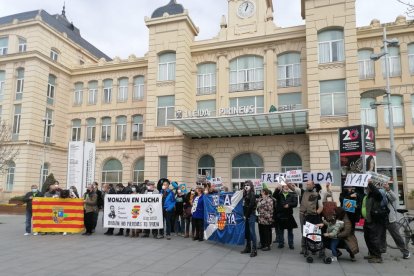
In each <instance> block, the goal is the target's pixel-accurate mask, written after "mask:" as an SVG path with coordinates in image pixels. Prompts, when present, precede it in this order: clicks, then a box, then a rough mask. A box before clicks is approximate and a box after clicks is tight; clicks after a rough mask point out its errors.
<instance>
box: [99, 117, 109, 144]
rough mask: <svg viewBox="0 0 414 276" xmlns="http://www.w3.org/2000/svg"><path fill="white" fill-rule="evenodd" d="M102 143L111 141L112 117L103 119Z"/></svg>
mask: <svg viewBox="0 0 414 276" xmlns="http://www.w3.org/2000/svg"><path fill="white" fill-rule="evenodd" d="M101 141H103V142H108V141H111V117H103V118H102V125H101Z"/></svg>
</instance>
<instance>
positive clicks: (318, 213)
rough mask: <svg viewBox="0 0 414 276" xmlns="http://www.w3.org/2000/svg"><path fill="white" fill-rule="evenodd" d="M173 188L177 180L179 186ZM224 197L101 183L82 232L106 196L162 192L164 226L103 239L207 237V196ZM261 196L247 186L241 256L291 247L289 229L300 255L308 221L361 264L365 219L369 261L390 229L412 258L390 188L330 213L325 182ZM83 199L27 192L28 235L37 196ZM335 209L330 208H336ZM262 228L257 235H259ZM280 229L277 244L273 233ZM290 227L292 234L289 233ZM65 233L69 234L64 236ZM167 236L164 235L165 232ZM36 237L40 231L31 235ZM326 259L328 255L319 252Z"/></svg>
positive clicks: (336, 250)
mask: <svg viewBox="0 0 414 276" xmlns="http://www.w3.org/2000/svg"><path fill="white" fill-rule="evenodd" d="M173 184H174V183H173ZM220 192H226V191H218V190H216V189H213V188H212V187H211V185H210V184H209V183H206V184H204V185H201V184H200V185H197V186H196V188H189V189H188V191H186V193H184V192H183V191H182V190H181V189H180V188H179V187H178V186H177V185H175V186H174V185H172V183H170V181H169V180H168V179H160V180H159V181H158V183H157V184H155V182H152V181H147V180H146V181H145V182H144V183H142V184H140V185H135V184H132V183H128V184H127V185H126V186H124V185H122V184H117V185H112V184H103V185H102V187H99V185H98V183H97V182H94V183H93V184H91V185H88V186H87V190H86V192H85V193H84V195H83V196H82V198H83V200H84V225H85V232H84V233H83V235H86V236H89V235H92V233H94V232H95V228H96V226H97V224H98V215H99V211H100V210H102V209H103V207H104V198H105V196H106V195H107V194H161V195H162V208H163V219H164V226H165V229H152V230H150V229H123V228H119V230H118V232H117V233H116V234H115V233H114V230H115V229H114V228H108V229H106V232H105V233H104V234H105V235H108V236H110V235H116V236H125V237H132V238H136V237H142V238H148V237H150V235H152V237H153V238H156V239H162V238H164V237H165V238H166V239H168V240H170V239H171V233H174V234H175V235H176V236H182V237H184V238H192V239H193V240H194V241H200V242H201V241H203V240H204V217H205V214H204V213H205V210H204V200H205V198H204V196H205V195H206V194H217V193H220ZM257 192H259V191H255V187H254V185H253V183H252V181H246V182H245V185H244V189H243V215H244V219H245V248H244V249H243V250H242V251H241V253H242V254H249V255H250V257H255V256H257V254H258V250H259V249H261V250H262V251H269V250H271V248H272V244H273V243H275V244H277V248H278V249H282V248H284V247H285V232H287V245H288V247H289V249H290V250H294V249H295V247H294V240H295V238H294V234H293V229H295V228H298V227H300V228H301V233H302V234H303V231H304V230H303V228H304V225H305V224H306V223H307V222H309V223H312V224H314V225H317V226H318V227H319V228H320V229H321V233H322V234H321V236H322V242H323V247H324V248H326V249H328V250H330V251H331V254H330V259H331V261H338V258H339V257H340V256H341V255H342V252H341V250H340V249H344V250H346V251H347V252H348V253H349V257H350V259H351V261H356V256H355V255H356V254H358V253H359V246H358V240H357V238H356V236H355V225H356V223H357V222H359V221H360V219H361V218H363V219H364V220H365V221H364V226H363V232H364V239H365V243H366V245H367V248H368V251H369V254H368V255H367V256H364V259H367V260H368V262H370V263H382V262H383V259H382V254H383V253H385V251H386V231H387V230H388V231H389V233H390V235H391V237H392V239H394V241H395V244H396V245H397V246H398V247H399V249H400V251H401V253H402V255H403V258H404V259H409V258H410V251H409V250H408V248H407V245H406V244H405V242H404V240H403V237H401V235H400V233H399V229H398V224H397V223H396V222H397V215H398V213H397V202H398V200H397V196H396V195H395V194H394V192H393V191H392V190H391V189H390V187H389V185H388V184H387V183H385V184H383V185H382V186H380V187H378V186H376V185H374V184H373V183H371V182H370V183H369V184H368V187H366V188H365V189H364V188H353V187H344V189H343V190H342V192H341V194H340V197H339V202H340V204H338V205H340V206H338V207H336V206H335V204H334V208H328V204H327V202H328V198H329V197H331V198H332V191H331V184H330V183H327V184H326V190H322V188H321V185H319V184H315V183H314V182H312V181H308V182H307V183H306V184H305V185H304V189H302V188H299V187H298V186H297V185H296V184H293V183H284V182H282V183H281V184H276V188H275V190H274V191H273V193H272V192H271V191H270V190H269V189H268V188H267V187H264V188H263V189H262V190H261V191H260V193H257ZM43 196H44V197H57V198H79V194H78V191H77V190H76V188H75V187H70V188H69V189H67V190H64V189H61V188H60V186H59V182H57V181H56V182H55V183H54V184H53V185H50V187H49V188H48V191H47V192H46V193H45V194H42V193H41V192H40V191H39V190H38V187H37V186H36V185H33V186H32V187H31V191H30V192H28V193H27V194H26V195H25V202H26V203H27V205H26V233H25V235H30V233H31V232H32V231H31V223H32V222H31V220H32V200H33V198H35V197H43ZM345 199H349V200H353V201H355V202H356V204H355V206H354V207H355V209H354V210H353V211H351V210H349V209H347V208H343V206H342V205H343V202H344V200H345ZM330 205H331V206H332V204H330ZM298 206H299V225H298V222H297V221H296V219H295V217H294V208H297V207H298ZM345 209H346V210H345ZM256 224H258V237H259V242H258V241H257V236H256ZM273 228H274V229H275V233H276V235H275V239H274V241H273V237H272V229H273ZM285 230H286V231H285ZM63 234H64V235H65V234H66V233H63ZM164 234H165V235H164ZM33 235H37V233H33ZM300 238H301V250H300V253H301V254H307V250H306V246H307V240H306V237H303V235H301V237H300ZM319 256H320V257H323V258H324V257H325V250H321V251H320V252H319Z"/></svg>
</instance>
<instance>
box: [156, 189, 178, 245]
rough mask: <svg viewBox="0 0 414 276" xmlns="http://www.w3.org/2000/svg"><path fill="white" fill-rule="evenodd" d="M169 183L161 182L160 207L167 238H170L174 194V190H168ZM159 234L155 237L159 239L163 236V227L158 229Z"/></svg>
mask: <svg viewBox="0 0 414 276" xmlns="http://www.w3.org/2000/svg"><path fill="white" fill-rule="evenodd" d="M169 187H170V183H169V182H167V181H164V182H163V184H162V190H161V194H162V208H163V216H164V221H165V232H166V238H167V240H171V218H172V216H173V215H174V208H175V196H174V192H173V191H171V190H170V188H169ZM160 232H161V234H160V235H159V236H158V237H157V238H159V239H162V238H164V229H162V231H160Z"/></svg>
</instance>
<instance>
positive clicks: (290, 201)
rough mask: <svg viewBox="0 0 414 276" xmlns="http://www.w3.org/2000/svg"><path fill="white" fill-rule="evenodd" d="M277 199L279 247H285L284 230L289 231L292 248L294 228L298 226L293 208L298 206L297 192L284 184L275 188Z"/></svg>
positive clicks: (292, 246)
mask: <svg viewBox="0 0 414 276" xmlns="http://www.w3.org/2000/svg"><path fill="white" fill-rule="evenodd" d="M273 195H274V196H275V199H276V221H277V223H276V231H277V232H278V234H277V235H278V237H279V240H278V242H279V245H278V248H283V247H285V239H284V230H285V229H287V232H288V244H289V248H290V249H294V245H293V229H294V228H298V224H297V223H296V221H295V218H294V217H293V208H295V207H297V206H298V197H297V193H296V192H292V190H291V189H290V188H289V186H288V185H283V186H282V187H280V188H277V189H276V190H275V193H274V194H273Z"/></svg>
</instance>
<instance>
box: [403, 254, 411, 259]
mask: <svg viewBox="0 0 414 276" xmlns="http://www.w3.org/2000/svg"><path fill="white" fill-rule="evenodd" d="M409 258H411V253H410V252H408V254H404V255H403V259H406V260H407V259H409Z"/></svg>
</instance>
